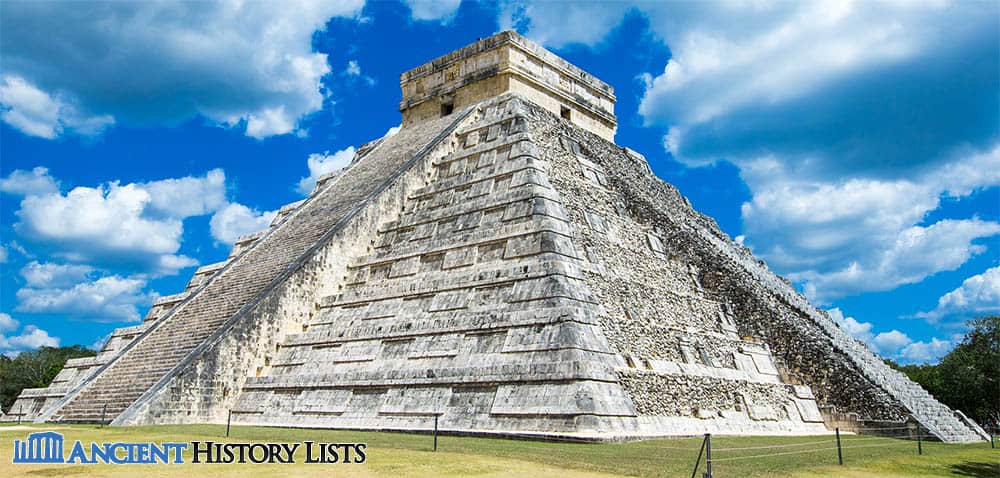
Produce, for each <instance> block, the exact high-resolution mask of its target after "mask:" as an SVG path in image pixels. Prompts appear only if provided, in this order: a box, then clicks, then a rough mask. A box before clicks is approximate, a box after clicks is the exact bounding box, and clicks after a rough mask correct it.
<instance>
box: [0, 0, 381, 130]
mask: <svg viewBox="0 0 1000 478" xmlns="http://www.w3.org/2000/svg"><path fill="white" fill-rule="evenodd" d="M363 4H364V2H363V0H344V1H323V2H314V1H292V2H238V1H225V2H205V3H169V2H107V3H99V4H93V5H90V6H88V8H65V7H64V6H62V5H58V4H50V3H44V2H43V3H38V2H17V3H12V4H9V5H5V6H4V15H3V16H2V18H0V30H2V31H3V32H4V71H5V73H6V75H7V76H9V77H11V78H19V79H23V82H22V83H18V82H16V81H15V82H14V83H10V82H8V83H7V84H8V85H12V86H8V89H10V88H15V89H16V94H15V95H5V98H4V104H5V105H6V108H9V109H7V114H4V118H3V119H4V120H5V121H7V122H8V123H10V124H11V125H13V126H15V127H17V128H18V129H20V130H22V131H24V132H26V133H28V134H33V135H36V136H41V137H49V138H52V137H56V136H59V135H60V134H63V133H66V132H69V131H73V132H77V133H94V132H97V131H99V129H100V128H98V126H102V127H103V126H107V125H108V124H110V122H111V121H112V120H113V121H114V122H116V123H129V124H139V125H148V124H177V123H180V122H182V121H185V120H188V119H190V118H192V117H196V116H202V117H205V118H207V119H208V120H209V121H212V122H214V123H217V124H223V125H229V126H241V125H245V128H246V134H247V135H249V136H252V137H256V138H262V137H266V136H270V135H276V134H285V133H291V132H295V131H296V130H298V128H299V126H298V123H299V121H300V119H302V118H303V117H305V116H307V115H309V114H311V113H313V112H315V111H318V110H319V109H321V108H322V105H323V100H324V96H323V93H321V80H322V77H323V76H324V75H326V74H327V73H329V71H330V69H329V66H328V65H327V62H326V60H327V58H326V55H325V54H321V53H316V52H314V51H313V50H312V36H313V33H314V32H315V31H317V30H321V29H323V28H324V27H325V24H326V22H327V21H328V20H329V19H330V18H331V17H334V16H341V17H351V16H355V15H357V14H359V13H360V11H361V8H362V6H363ZM52 25H59V28H58V31H57V32H54V31H53V29H52ZM136 72H156V74H155V75H145V74H136ZM11 98H13V99H11ZM14 99H16V100H17V103H16V104H14V103H13V101H14ZM12 105H13V106H12ZM66 105H71V106H72V108H71V111H72V112H73V113H74V114H75V116H76V117H77V118H80V119H77V120H75V122H74V121H68V120H67V119H66V118H67V115H66V114H64V111H66Z"/></svg>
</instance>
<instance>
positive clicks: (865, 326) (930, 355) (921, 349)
mask: <svg viewBox="0 0 1000 478" xmlns="http://www.w3.org/2000/svg"><path fill="white" fill-rule="evenodd" d="M827 313H828V314H829V315H830V318H831V319H833V320H834V322H836V323H837V324H839V325H840V327H841V328H842V329H844V331H845V332H847V333H848V334H849V335H851V336H852V337H854V338H856V339H858V340H861V341H862V342H865V343H867V344H868V346H869V347H870V348H871V349H872V350H873V351H875V352H876V353H878V354H880V355H882V356H883V357H886V358H891V359H893V360H897V361H899V362H900V363H903V364H911V363H934V362H937V361H938V360H940V359H941V357H943V356H945V355H946V354H947V353H948V352H950V351H951V349H953V348H954V347H955V344H957V343H958V340H960V337H959V336H954V337H951V339H949V340H945V339H939V338H937V337H933V338H931V339H930V340H929V341H914V340H913V339H912V338H910V336H909V335H907V334H905V333H903V332H900V331H898V330H895V329H893V330H890V331H887V332H879V333H878V334H876V333H874V331H873V329H874V325H873V324H872V323H871V322H860V321H858V320H856V319H855V318H854V317H847V316H845V315H844V313H843V311H841V310H840V309H838V308H833V309H830V310H828V311H827Z"/></svg>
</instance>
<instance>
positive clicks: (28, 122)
mask: <svg viewBox="0 0 1000 478" xmlns="http://www.w3.org/2000/svg"><path fill="white" fill-rule="evenodd" d="M0 120H3V122H5V123H7V124H9V125H10V126H12V127H13V128H15V129H17V130H18V131H20V132H22V133H24V134H26V135H29V136H38V137H41V138H46V139H53V138H55V137H57V136H59V135H61V134H63V133H64V132H74V133H76V134H80V135H84V136H89V135H95V134H100V133H101V132H103V131H104V129H105V128H107V127H108V126H111V125H112V124H114V122H115V120H114V118H112V117H111V116H109V115H86V114H82V113H80V112H79V111H78V110H77V108H76V107H75V106H73V105H72V104H71V103H70V102H68V101H66V100H64V99H61V98H58V97H52V96H50V95H49V94H48V93H46V92H44V91H42V90H40V89H38V88H37V87H36V86H35V85H32V84H31V83H29V82H27V81H25V80H24V78H21V77H18V76H11V75H3V77H2V78H0Z"/></svg>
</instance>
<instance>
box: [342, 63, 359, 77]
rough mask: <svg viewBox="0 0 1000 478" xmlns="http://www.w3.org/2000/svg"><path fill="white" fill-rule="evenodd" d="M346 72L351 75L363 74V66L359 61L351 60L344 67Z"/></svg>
mask: <svg viewBox="0 0 1000 478" xmlns="http://www.w3.org/2000/svg"><path fill="white" fill-rule="evenodd" d="M344 73H346V74H347V75H349V76H361V66H359V65H358V61H357V60H351V61H349V62H347V68H346V69H344Z"/></svg>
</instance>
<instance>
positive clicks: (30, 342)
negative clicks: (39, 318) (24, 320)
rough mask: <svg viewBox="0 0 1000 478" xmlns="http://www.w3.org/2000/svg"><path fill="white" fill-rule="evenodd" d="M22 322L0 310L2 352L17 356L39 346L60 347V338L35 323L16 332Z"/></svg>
mask: <svg viewBox="0 0 1000 478" xmlns="http://www.w3.org/2000/svg"><path fill="white" fill-rule="evenodd" d="M20 325H21V324H20V323H19V322H18V321H17V320H14V318H13V317H11V316H10V315H8V314H5V313H3V312H0V354H3V355H6V356H8V357H12V356H15V355H17V354H19V353H21V352H24V351H26V350H32V349H37V348H38V347H58V346H59V338H58V337H52V336H50V335H49V333H48V332H46V331H44V330H42V329H39V328H38V327H36V326H34V325H25V326H24V327H23V328H22V329H21V331H20V333H16V332H17V329H18V327H19V326H20Z"/></svg>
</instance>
